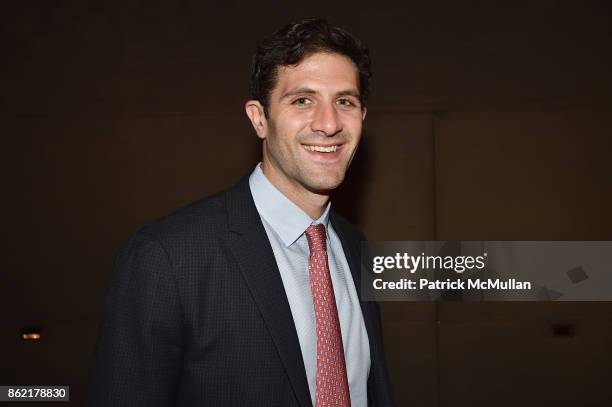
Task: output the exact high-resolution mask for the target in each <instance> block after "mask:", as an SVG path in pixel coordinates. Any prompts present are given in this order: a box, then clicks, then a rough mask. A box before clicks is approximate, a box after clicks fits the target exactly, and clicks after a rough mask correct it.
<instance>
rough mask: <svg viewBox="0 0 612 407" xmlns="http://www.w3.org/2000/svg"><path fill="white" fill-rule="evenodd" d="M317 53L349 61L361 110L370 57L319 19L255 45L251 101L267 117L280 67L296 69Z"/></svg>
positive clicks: (349, 37)
mask: <svg viewBox="0 0 612 407" xmlns="http://www.w3.org/2000/svg"><path fill="white" fill-rule="evenodd" d="M317 52H331V53H337V54H341V55H344V56H346V57H348V58H350V59H351V60H352V61H353V63H354V64H355V66H356V67H357V71H358V72H359V95H360V96H359V98H360V101H361V105H362V106H365V105H366V101H367V99H368V96H369V94H370V78H371V76H372V73H371V71H370V53H369V51H368V49H367V48H366V47H365V46H364V45H363V44H362V43H361V41H359V39H357V38H355V37H353V36H352V35H351V34H350V33H348V32H347V31H345V30H344V29H342V28H340V27H337V26H334V25H331V24H329V23H328V22H327V21H325V20H324V19H321V18H309V19H305V20H302V21H301V22H299V23H291V24H287V25H286V26H284V27H282V28H280V29H279V30H278V31H276V32H275V33H274V34H272V35H271V36H270V37H268V38H266V39H264V40H263V41H261V42H260V43H258V44H257V49H256V51H255V54H254V55H253V60H252V64H251V84H250V92H251V98H252V99H254V100H258V101H259V102H260V103H261V104H262V105H263V108H264V114H265V115H266V117H268V110H269V107H270V101H269V96H270V92H271V91H272V89H273V88H274V86H275V85H276V76H277V73H278V68H279V67H280V66H287V65H296V64H298V63H300V62H301V61H302V60H303V59H304V58H306V57H308V56H310V55H312V54H314V53H317Z"/></svg>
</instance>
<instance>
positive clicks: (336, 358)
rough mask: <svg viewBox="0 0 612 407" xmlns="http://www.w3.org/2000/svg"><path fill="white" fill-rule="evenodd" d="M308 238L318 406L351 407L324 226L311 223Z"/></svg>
mask: <svg viewBox="0 0 612 407" xmlns="http://www.w3.org/2000/svg"><path fill="white" fill-rule="evenodd" d="M306 238H307V239H308V247H309V248H310V257H309V258H308V271H309V273H310V289H311V290H312V297H313V301H314V306H315V319H316V323H317V380H316V383H317V385H316V386H317V387H316V400H317V402H316V407H327V406H340V407H349V406H350V405H351V396H350V394H349V386H348V379H347V377H346V365H345V362H344V346H343V345H342V334H341V332H340V321H339V320H338V310H337V308H336V298H335V296H334V287H333V285H332V281H331V276H330V274H329V266H328V264H327V243H326V236H325V226H324V225H321V224H317V225H310V226H309V227H308V229H306Z"/></svg>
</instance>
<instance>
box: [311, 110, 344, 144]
mask: <svg viewBox="0 0 612 407" xmlns="http://www.w3.org/2000/svg"><path fill="white" fill-rule="evenodd" d="M310 126H311V128H312V131H313V132H319V133H323V134H324V135H325V136H333V135H334V134H336V133H339V132H340V131H341V130H342V123H341V122H340V119H339V117H338V111H337V110H336V106H335V105H334V104H333V103H321V104H319V105H318V106H317V109H316V111H315V114H314V117H313V119H312V123H311V125H310Z"/></svg>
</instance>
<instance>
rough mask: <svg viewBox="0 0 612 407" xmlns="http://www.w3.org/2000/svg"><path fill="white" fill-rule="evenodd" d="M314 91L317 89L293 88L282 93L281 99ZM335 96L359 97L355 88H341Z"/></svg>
mask: <svg viewBox="0 0 612 407" xmlns="http://www.w3.org/2000/svg"><path fill="white" fill-rule="evenodd" d="M316 93H317V91H316V90H314V89H311V88H299V89H295V90H292V91H289V92H286V93H285V94H284V95H282V96H281V100H283V99H287V98H290V97H292V96H296V95H314V94H316ZM336 96H353V97H356V98H359V91H358V90H357V89H347V90H341V91H340V92H338V93H336Z"/></svg>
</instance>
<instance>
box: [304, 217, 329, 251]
mask: <svg viewBox="0 0 612 407" xmlns="http://www.w3.org/2000/svg"><path fill="white" fill-rule="evenodd" d="M306 239H308V247H309V248H310V252H311V253H314V252H317V251H319V250H325V251H327V245H326V244H325V242H326V236H325V225H323V224H321V223H318V224H316V225H310V226H308V229H306Z"/></svg>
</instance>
